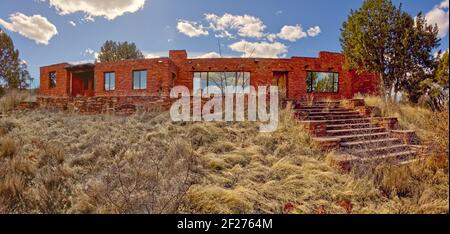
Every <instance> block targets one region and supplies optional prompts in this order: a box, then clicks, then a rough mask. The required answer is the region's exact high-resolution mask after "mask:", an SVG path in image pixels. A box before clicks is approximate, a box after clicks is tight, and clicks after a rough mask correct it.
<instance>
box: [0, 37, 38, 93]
mask: <svg viewBox="0 0 450 234" xmlns="http://www.w3.org/2000/svg"><path fill="white" fill-rule="evenodd" d="M30 80H31V77H30V74H29V73H28V70H27V65H26V64H25V63H24V62H23V61H22V60H21V59H20V58H19V51H18V50H17V49H15V48H14V43H13V41H12V39H11V38H10V37H9V36H8V35H7V34H6V33H5V32H3V31H2V30H1V29H0V88H1V89H2V90H4V89H25V88H27V87H28V86H29V81H30Z"/></svg>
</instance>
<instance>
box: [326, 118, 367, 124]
mask: <svg viewBox="0 0 450 234" xmlns="http://www.w3.org/2000/svg"><path fill="white" fill-rule="evenodd" d="M344 120H345V121H360V120H367V121H370V118H357V119H330V120H326V122H327V123H333V122H340V121H344Z"/></svg>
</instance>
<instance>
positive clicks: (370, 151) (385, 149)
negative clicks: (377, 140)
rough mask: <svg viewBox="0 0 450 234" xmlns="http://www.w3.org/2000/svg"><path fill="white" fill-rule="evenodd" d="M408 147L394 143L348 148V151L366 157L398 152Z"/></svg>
mask: <svg viewBox="0 0 450 234" xmlns="http://www.w3.org/2000/svg"><path fill="white" fill-rule="evenodd" d="M409 148H410V147H408V145H405V144H394V145H389V146H382V147H378V146H375V147H371V148H366V149H364V148H363V149H358V150H349V151H348V152H349V153H351V154H353V155H358V156H361V157H367V156H373V155H380V154H392V153H398V152H402V151H407V150H409Z"/></svg>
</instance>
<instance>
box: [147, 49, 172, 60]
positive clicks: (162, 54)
mask: <svg viewBox="0 0 450 234" xmlns="http://www.w3.org/2000/svg"><path fill="white" fill-rule="evenodd" d="M142 53H143V54H144V57H145V58H147V59H153V58H162V57H168V56H169V52H167V51H164V52H147V51H143V52H142Z"/></svg>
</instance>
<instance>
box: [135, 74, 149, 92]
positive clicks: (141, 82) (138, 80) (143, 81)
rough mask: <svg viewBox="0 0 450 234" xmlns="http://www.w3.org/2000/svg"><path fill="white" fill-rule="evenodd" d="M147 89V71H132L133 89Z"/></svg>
mask: <svg viewBox="0 0 450 234" xmlns="http://www.w3.org/2000/svg"><path fill="white" fill-rule="evenodd" d="M146 88H147V71H146V70H142V71H133V89H146Z"/></svg>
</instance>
